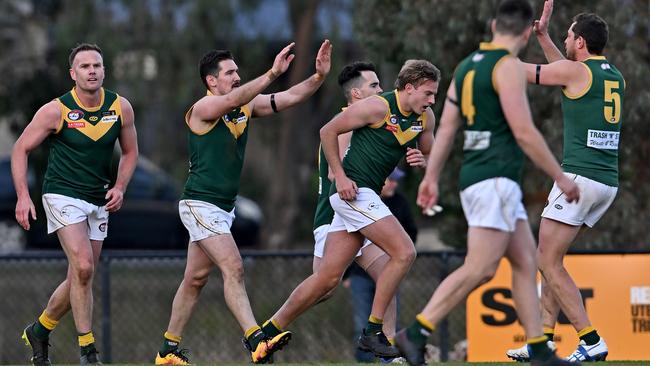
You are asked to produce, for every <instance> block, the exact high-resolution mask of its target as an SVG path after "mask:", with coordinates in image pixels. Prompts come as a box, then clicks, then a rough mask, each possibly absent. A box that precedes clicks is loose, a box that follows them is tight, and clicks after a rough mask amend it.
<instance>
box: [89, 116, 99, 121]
mask: <svg viewBox="0 0 650 366" xmlns="http://www.w3.org/2000/svg"><path fill="white" fill-rule="evenodd" d="M98 119H99V117H97V116H90V117H89V118H88V120H89V121H90V122H97V120H98Z"/></svg>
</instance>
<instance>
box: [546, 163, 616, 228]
mask: <svg viewBox="0 0 650 366" xmlns="http://www.w3.org/2000/svg"><path fill="white" fill-rule="evenodd" d="M564 175H566V176H567V177H569V178H571V179H573V180H574V181H575V182H576V184H577V185H578V188H580V201H578V202H573V203H569V202H567V200H566V196H565V195H564V193H562V191H561V190H560V189H559V188H558V187H557V184H555V183H554V184H553V188H552V189H551V193H549V194H548V200H547V202H546V207H544V211H542V217H544V218H547V219H552V220H555V221H559V222H563V223H565V224H568V225H573V226H582V224H585V225H587V226H589V227H593V226H594V225H595V224H596V223H597V222H598V220H600V218H601V217H603V215H604V214H605V212H606V211H607V209H608V208H609V206H610V205H611V204H612V202H613V201H614V198H615V197H616V192H618V188H617V187H612V186H608V185H606V184H603V183H600V182H596V181H595V180H592V179H589V178H586V177H583V176H581V175H577V174H573V173H564Z"/></svg>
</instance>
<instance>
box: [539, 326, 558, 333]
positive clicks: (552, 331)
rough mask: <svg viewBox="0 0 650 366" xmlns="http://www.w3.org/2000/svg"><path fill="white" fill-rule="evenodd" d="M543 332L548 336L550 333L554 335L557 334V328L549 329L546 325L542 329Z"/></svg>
mask: <svg viewBox="0 0 650 366" xmlns="http://www.w3.org/2000/svg"><path fill="white" fill-rule="evenodd" d="M542 332H544V334H548V333H553V334H555V328H553V327H549V326H546V325H545V326H544V327H543V328H542Z"/></svg>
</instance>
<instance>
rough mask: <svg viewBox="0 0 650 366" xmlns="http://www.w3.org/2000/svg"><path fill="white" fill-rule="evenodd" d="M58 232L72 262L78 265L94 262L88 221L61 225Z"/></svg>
mask: <svg viewBox="0 0 650 366" xmlns="http://www.w3.org/2000/svg"><path fill="white" fill-rule="evenodd" d="M56 234H57V236H58V237H59V242H60V243H61V247H62V248H63V251H64V252H65V254H66V256H67V257H68V261H69V262H70V264H72V265H73V266H77V265H79V264H82V263H86V264H87V263H88V262H90V263H94V261H93V260H94V254H93V247H92V246H91V244H90V239H88V225H87V223H86V221H83V222H78V223H76V224H71V225H67V226H64V227H61V228H59V229H58V230H57V231H56Z"/></svg>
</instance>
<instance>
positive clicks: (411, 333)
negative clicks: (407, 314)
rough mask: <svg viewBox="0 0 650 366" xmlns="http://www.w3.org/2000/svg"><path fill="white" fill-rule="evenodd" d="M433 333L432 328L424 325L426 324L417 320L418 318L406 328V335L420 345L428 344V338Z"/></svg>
mask: <svg viewBox="0 0 650 366" xmlns="http://www.w3.org/2000/svg"><path fill="white" fill-rule="evenodd" d="M430 335H431V329H429V328H427V327H426V326H424V324H422V323H420V322H419V321H417V319H416V320H415V321H414V322H413V324H411V326H410V327H408V328H407V329H406V336H407V337H408V339H409V340H411V342H413V343H415V344H416V345H418V346H419V347H424V345H426V344H427V339H428V338H429V336H430Z"/></svg>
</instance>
